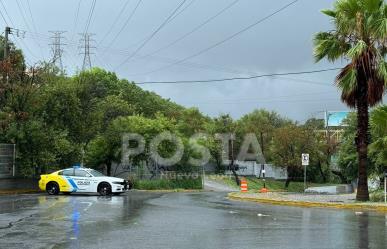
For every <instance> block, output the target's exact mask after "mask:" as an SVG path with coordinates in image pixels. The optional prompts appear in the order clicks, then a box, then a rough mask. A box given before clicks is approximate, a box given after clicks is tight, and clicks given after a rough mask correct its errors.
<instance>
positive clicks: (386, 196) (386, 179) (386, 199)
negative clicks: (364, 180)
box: [384, 171, 387, 203]
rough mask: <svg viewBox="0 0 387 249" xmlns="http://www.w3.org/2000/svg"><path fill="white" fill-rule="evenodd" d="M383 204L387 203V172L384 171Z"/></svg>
mask: <svg viewBox="0 0 387 249" xmlns="http://www.w3.org/2000/svg"><path fill="white" fill-rule="evenodd" d="M384 203H387V171H384Z"/></svg>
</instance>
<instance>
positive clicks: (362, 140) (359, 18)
mask: <svg viewBox="0 0 387 249" xmlns="http://www.w3.org/2000/svg"><path fill="white" fill-rule="evenodd" d="M323 13H324V14H326V15H328V16H329V17H331V18H332V20H333V23H334V30H332V31H328V32H320V33H318V34H316V35H315V38H314V43H315V47H314V55H315V58H316V60H317V61H319V60H321V59H323V58H327V59H328V60H329V61H336V60H338V59H339V58H344V59H346V60H348V61H349V64H348V65H346V66H345V67H344V68H343V69H342V70H341V72H340V73H339V75H338V76H337V78H336V84H337V86H338V87H339V89H340V90H341V99H342V101H343V102H344V103H346V104H347V105H348V106H350V107H353V108H354V107H356V108H357V121H358V125H357V135H356V144H357V153H358V163H359V170H358V174H359V182H358V191H357V195H356V199H357V200H359V201H368V200H369V193H368V184H367V162H368V159H367V147H368V143H369V141H368V123H369V116H368V108H369V106H374V105H376V104H377V103H378V102H380V101H381V99H382V97H383V94H384V91H385V87H386V82H387V64H386V62H385V55H386V51H387V49H386V47H387V43H386V40H387V39H386V38H387V7H386V3H385V2H384V1H383V0H338V1H337V2H336V3H335V5H334V7H333V9H332V10H323Z"/></svg>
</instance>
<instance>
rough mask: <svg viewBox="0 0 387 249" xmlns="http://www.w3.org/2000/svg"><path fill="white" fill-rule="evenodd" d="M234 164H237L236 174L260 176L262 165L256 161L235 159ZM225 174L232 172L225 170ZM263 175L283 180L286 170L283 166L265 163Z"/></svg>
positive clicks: (285, 176)
mask: <svg viewBox="0 0 387 249" xmlns="http://www.w3.org/2000/svg"><path fill="white" fill-rule="evenodd" d="M226 163H228V162H226ZM235 164H237V165H238V166H239V170H237V174H238V175H241V176H256V177H259V176H261V177H262V172H261V170H262V165H261V164H259V163H257V162H254V161H235ZM226 174H232V172H231V171H226ZM265 177H267V178H273V179H278V180H283V179H286V178H287V172H286V170H285V169H283V168H280V167H276V166H274V165H272V164H265Z"/></svg>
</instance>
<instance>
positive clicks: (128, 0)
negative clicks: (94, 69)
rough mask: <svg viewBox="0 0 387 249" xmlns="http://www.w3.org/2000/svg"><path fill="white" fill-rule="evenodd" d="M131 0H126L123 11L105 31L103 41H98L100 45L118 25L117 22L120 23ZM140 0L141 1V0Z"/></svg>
mask: <svg viewBox="0 0 387 249" xmlns="http://www.w3.org/2000/svg"><path fill="white" fill-rule="evenodd" d="M130 1H131V0H126V2H125V3H124V6H122V8H121V11H120V12H119V13H118V15H117V17H116V18H115V19H114V21H113V23H112V25H110V28H109V30H108V31H107V32H106V33H105V35H104V36H103V38H102V39H101V41H100V42H99V43H98V44H99V45H101V44H102V43H103V41H105V39H106V38H107V37H108V36H109V35H110V33H111V32H112V31H113V28H114V27H115V26H116V24H117V23H118V20H120V18H121V16H122V14H123V13H124V11H125V10H126V7H127V6H128V4H129V3H130ZM139 2H140V1H139ZM130 16H131V15H129V18H128V19H130Z"/></svg>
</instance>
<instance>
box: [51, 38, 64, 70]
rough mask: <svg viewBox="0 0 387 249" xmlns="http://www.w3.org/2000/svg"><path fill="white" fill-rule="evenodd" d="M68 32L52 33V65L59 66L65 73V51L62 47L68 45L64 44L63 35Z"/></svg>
mask: <svg viewBox="0 0 387 249" xmlns="http://www.w3.org/2000/svg"><path fill="white" fill-rule="evenodd" d="M65 32H66V31H50V33H52V36H51V39H52V43H51V44H50V45H51V51H52V59H51V63H52V64H53V65H55V66H57V67H58V68H59V69H60V70H61V71H63V63H62V54H63V49H62V46H64V45H66V44H64V43H63V40H64V36H63V34H64V33H65Z"/></svg>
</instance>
